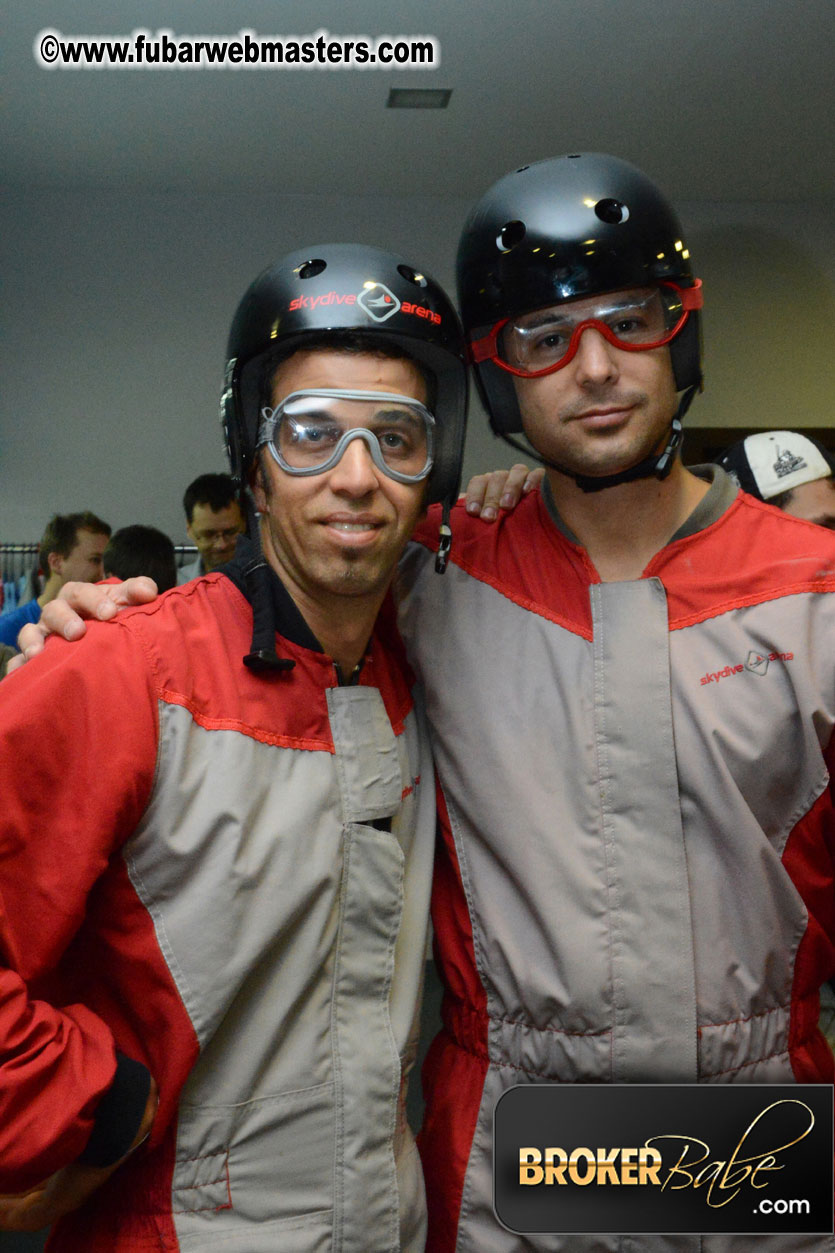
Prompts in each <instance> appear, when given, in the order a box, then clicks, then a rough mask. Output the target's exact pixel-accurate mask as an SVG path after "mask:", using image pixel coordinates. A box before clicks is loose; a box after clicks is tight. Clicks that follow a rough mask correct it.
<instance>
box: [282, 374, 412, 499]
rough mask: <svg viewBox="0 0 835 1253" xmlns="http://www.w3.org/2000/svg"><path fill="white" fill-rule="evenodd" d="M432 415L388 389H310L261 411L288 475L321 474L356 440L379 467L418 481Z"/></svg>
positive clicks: (391, 475)
mask: <svg viewBox="0 0 835 1253" xmlns="http://www.w3.org/2000/svg"><path fill="white" fill-rule="evenodd" d="M434 429H435V419H434V418H433V417H432V414H431V413H430V412H429V410H428V409H426V408H425V407H424V406H423V405H422V404H421V403H420V401H418V400H413V399H412V398H411V397H410V396H401V395H399V394H397V393H390V392H357V391H342V390H341V389H339V388H324V387H323V388H311V389H306V390H304V391H298V392H291V393H290V395H289V396H285V398H284V400H282V401H281V403H280V404H278V405H276V407H275V408H274V409H262V410H261V426H260V429H259V432H258V447H259V448H260V447H262V446H263V445H264V444H266V445H267V447H268V448H269V450H270V453H271V454H272V456H273V458H274V459H275V461H277V462H278V464H279V465H280V466H281V468H282V470H286V472H287V473H288V474H324V472H325V471H326V470H331V469H332V468H333V467H334V466H335V465H336V463H337V462H338V461H339V459H340V457H341V456H342V454H343V453H344V452H345V449H346V448H347V447H348V445H349V444H350V442H351V440H354V439H361V440H362V441H363V443H364V444H365V446H366V447H367V449H368V451H369V453H370V454H371V459H372V461H373V462H374V464H375V466H376V467H377V469H378V470H381V471H382V472H383V474H385V475H387V476H388V478H390V479H395V480H396V482H398V483H419V482H420V481H421V480H422V479H425V478H426V476H427V475H428V473H429V471H430V470H431V469H432V455H433V447H434Z"/></svg>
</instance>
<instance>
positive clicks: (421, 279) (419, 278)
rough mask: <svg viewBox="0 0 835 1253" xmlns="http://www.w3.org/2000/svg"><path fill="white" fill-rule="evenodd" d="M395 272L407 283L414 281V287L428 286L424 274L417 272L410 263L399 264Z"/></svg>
mask: <svg viewBox="0 0 835 1253" xmlns="http://www.w3.org/2000/svg"><path fill="white" fill-rule="evenodd" d="M397 273H398V274H400V275H402V277H403V278H405V280H406V282H407V283H414V285H415V287H428V286H429V284H428V283H427V281H426V275H425V274H418V272H417V270H413V269H412V267H411V266H410V265H399V266H398V267H397Z"/></svg>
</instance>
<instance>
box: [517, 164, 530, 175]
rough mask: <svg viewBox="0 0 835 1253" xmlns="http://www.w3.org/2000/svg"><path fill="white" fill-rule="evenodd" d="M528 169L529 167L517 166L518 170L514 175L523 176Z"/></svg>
mask: <svg viewBox="0 0 835 1253" xmlns="http://www.w3.org/2000/svg"><path fill="white" fill-rule="evenodd" d="M530 168H531V167H530V166H529V165H520V166H519V169H518V170H517V171H516V173H517V174H524V173H525V170H529V169H530Z"/></svg>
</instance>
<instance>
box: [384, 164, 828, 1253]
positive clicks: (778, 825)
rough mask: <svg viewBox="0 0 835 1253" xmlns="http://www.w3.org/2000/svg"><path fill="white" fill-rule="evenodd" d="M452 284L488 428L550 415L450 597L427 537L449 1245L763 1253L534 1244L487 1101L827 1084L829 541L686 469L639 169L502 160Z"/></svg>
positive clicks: (437, 1074)
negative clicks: (573, 1089) (568, 1086)
mask: <svg viewBox="0 0 835 1253" xmlns="http://www.w3.org/2000/svg"><path fill="white" fill-rule="evenodd" d="M458 275H459V292H460V299H461V309H462V314H463V319H464V323H465V330H466V333H467V336H468V339H469V340H470V344H471V351H472V354H473V358H474V360H475V363H476V376H477V381H478V384H479V389H480V392H481V395H482V399H483V400H484V403H485V405H486V408H487V410H488V413H489V414H490V420H491V424H492V425H493V428H494V430H495V431H496V432H497V433H499V434H502V435H503V436H505V437H507V438H508V439H509V440H510V442H516V441H517V440H518V438H519V433H520V432H522V431H523V432H524V434H525V435H526V436H527V439H528V440H529V441H530V444H531V446H532V448H533V450H534V453H535V454H536V456H537V458H538V459H539V460H540V461H542V462H543V463H544V465H545V467H546V469H545V476H546V483H545V487H544V489H543V491H542V493H541V494H540V493H539V492H532V493H530V494H528V495H527V497H526V498H525V499H524V500H523V501H522V503H521V504H520V505H519V506H518V508H517V509H516V510H515V512H514V513H512V514H505V515H504V516H502V517H500V518H499V520H498V521H497V522H495V523H494V524H493V525H491V526H489V527H486V526H484V525H483V524H482V523H481V522H479V521H478V520H476V519H468V518H467V517H466V514H465V510H464V509H458V510H455V511H454V515H453V528H454V531H455V545H454V547H453V550H452V553H451V557H450V565H449V569H448V571H447V575H446V576H445V578H444V580H443V581H442V582H443V586H442V587H441V586H437V587H435V586H433V585H432V581H431V580H430V579H429V577H428V572H429V569H430V567H431V553H432V550H433V548H434V547H435V542H436V541H435V539H434V537H433V536H432V534H431V533H429V532H427V533H426V534H424V535H422V536H421V539H422V547H419V548H416V549H414V550H413V551H412V552H411V554H410V557H409V565H408V566H407V568H406V569H405V571H404V575H405V580H404V581H409V580H410V581H411V585H412V586H411V592H410V593H409V594H408V595H407V596H406V598H405V599H404V601H403V604H402V617H401V627H402V630H403V632H404V638H405V639H406V642H407V647H408V648H409V651H410V658H411V660H412V661H413V664H414V665H415V667H416V669H417V671H418V673H419V674H420V676H421V677H422V679H423V681H424V683H425V685H426V688H427V710H428V713H429V717H430V721H431V726H432V731H433V747H434V751H435V755H436V769H437V773H438V776H439V781H440V785H441V788H442V791H443V795H444V797H445V801H446V805H445V814H444V815H442V817H443V823H442V826H443V839H442V843H441V849H440V853H439V860H438V866H437V869H436V879H435V888H434V896H433V920H434V926H435V945H436V956H437V959H438V962H439V965H440V969H441V974H442V978H443V980H444V983H445V985H446V995H445V1003H444V1009H443V1018H444V1030H443V1031H442V1033H441V1035H440V1036H439V1038H438V1039H437V1040H436V1042H435V1043H434V1045H433V1047H432V1050H431V1051H430V1055H429V1058H428V1061H427V1064H426V1067H425V1070H424V1080H425V1087H426V1093H427V1112H426V1116H425V1121H424V1128H423V1131H422V1133H421V1139H422V1144H421V1153H422V1157H423V1161H424V1167H425V1170H426V1179H427V1192H428V1196H429V1199H430V1211H431V1215H430V1239H429V1245H428V1247H429V1249H431V1251H432V1253H451V1250H453V1249H455V1250H458V1251H459V1253H463V1251H464V1250H467V1251H468V1253H470V1251H475V1250H478V1253H510V1251H511V1250H512V1251H513V1253H516V1251H518V1250H522V1249H537V1250H556V1249H560V1250H566V1253H590V1251H591V1250H594V1253H626V1251H627V1250H628V1251H629V1253H634V1251H637V1250H641V1253H644V1251H647V1253H661V1251H663V1253H672V1251H673V1250H675V1251H676V1253H718V1251H719V1250H721V1253H731V1251H733V1253H743V1251H744V1253H748V1251H749V1250H750V1249H751V1247H752V1244H751V1238H750V1237H745V1236H740V1237H737V1238H734V1237H710V1236H704V1237H698V1236H694V1237H685V1236H677V1237H663V1236H658V1237H653V1236H646V1235H644V1236H640V1237H637V1236H632V1237H629V1236H616V1235H598V1236H581V1235H570V1236H565V1237H560V1236H551V1237H549V1236H536V1237H533V1236H532V1237H528V1238H524V1237H518V1236H514V1235H512V1234H511V1233H509V1232H507V1231H505V1230H503V1229H502V1228H501V1227H500V1226H499V1224H498V1223H497V1221H496V1218H495V1216H494V1214H493V1211H492V1204H491V1202H492V1171H491V1167H492V1140H491V1132H492V1116H493V1109H494V1106H495V1102H496V1100H497V1098H498V1097H499V1096H500V1095H501V1094H502V1092H503V1091H505V1090H506V1089H507V1088H508V1087H510V1086H512V1085H513V1084H516V1083H520V1082H529V1081H534V1080H539V1081H544V1082H549V1081H551V1082H555V1081H559V1082H601V1081H602V1082H615V1083H627V1082H629V1083H631V1082H641V1081H645V1082H763V1083H773V1082H784V1081H789V1082H790V1081H792V1080H793V1079H796V1080H809V1081H822V1082H831V1081H832V1077H833V1061H832V1056H831V1053H830V1052H829V1050H828V1048H827V1047H826V1045H825V1043H824V1041H823V1040H822V1037H821V1035H820V1033H819V1031H818V1029H817V1019H818V988H819V986H820V984H821V983H822V982H823V980H824V979H826V978H828V977H830V976H831V975H832V973H833V970H835V948H834V947H833V937H834V936H835V917H833V912H834V910H833V901H835V896H833V891H832V863H831V853H830V851H829V847H830V846H829V840H830V836H829V834H828V833H830V832H831V830H832V823H833V816H834V815H833V802H832V796H831V792H830V787H829V777H830V773H831V767H832V759H833V755H834V754H833V745H832V728H833V722H835V682H833V679H835V674H834V673H833V671H835V661H833V649H832V637H833V636H832V632H833V626H835V596H833V594H832V593H833V592H835V542H833V541H832V539H831V538H830V537H829V536H827V535H826V534H825V533H824V532H823V531H820V530H817V531H816V530H815V529H814V528H812V527H809V526H806V525H804V524H803V523H800V522H798V521H796V520H795V519H792V518H785V517H781V516H780V515H779V514H778V513H777V512H776V511H774V510H772V509H768V508H766V507H765V506H763V505H762V504H760V503H759V502H757V501H754V500H752V499H751V498H750V497H748V496H745V495H744V494H741V493H737V492H736V489H735V488H734V487H733V486H732V485H731V484H730V482H729V481H728V479H727V478H726V476H725V475H724V474H723V473H722V471H721V470H717V469H716V468H713V467H710V468H705V469H704V470H700V471H699V472H698V473H697V474H693V473H690V472H689V471H687V470H685V469H684V468H683V466H682V465H681V462H680V461H679V460H678V458H677V456H676V446H677V443H678V440H679V437H680V420H681V416H682V414H683V412H684V409H685V408H686V406H687V404H688V403H689V400H690V399H691V397H692V395H693V394H694V392H695V391H696V390H698V388H699V386H700V383H701V369H700V354H699V333H698V331H699V328H698V317H699V313H698V309H699V306H700V305H701V292H700V288H699V286H698V283H697V281H696V280H695V278H694V276H693V271H692V269H691V266H690V260H689V254H688V251H687V248H686V243H685V240H684V235H683V233H682V231H681V228H680V226H679V224H678V221H677V219H676V217H675V215H674V213H673V212H672V210H671V209H670V207H669V205H667V203H666V202H665V200H664V198H663V197H662V196H661V194H660V193H659V191H658V190H657V188H655V187H654V186H653V184H652V183H651V182H650V181H649V180H648V179H647V178H645V177H644V176H643V175H642V174H641V173H640V172H639V171H637V170H635V169H634V168H633V167H631V166H629V165H627V164H625V163H623V162H621V161H617V160H615V159H613V158H609V157H603V156H595V155H585V156H577V157H562V158H559V159H557V160H553V161H546V162H542V163H540V164H538V165H532V166H528V167H524V168H523V169H522V170H519V171H517V172H516V173H513V174H510V175H508V176H507V177H506V178H504V179H502V180H501V181H500V182H499V183H498V184H496V186H494V187H493V188H492V189H491V190H490V191H489V192H488V193H487V194H486V195H485V197H484V198H483V199H482V201H481V202H480V203H479V204H478V205H477V206H476V208H475V209H474V211H473V213H472V215H471V217H470V218H469V220H468V223H467V225H466V226H465V229H464V233H463V236H462V240H461V245H460V249H459V256H458ZM437 582H438V584H440V583H441V580H438V581H437ZM756 1247H757V1248H758V1249H763V1250H769V1251H771V1250H777V1249H801V1248H802V1249H808V1250H811V1249H813V1248H814V1249H828V1250H831V1249H832V1248H833V1241H832V1240H831V1239H829V1238H823V1239H822V1238H820V1237H814V1238H810V1237H805V1238H801V1237H791V1236H772V1237H765V1236H761V1237H758V1238H757V1246H756Z"/></svg>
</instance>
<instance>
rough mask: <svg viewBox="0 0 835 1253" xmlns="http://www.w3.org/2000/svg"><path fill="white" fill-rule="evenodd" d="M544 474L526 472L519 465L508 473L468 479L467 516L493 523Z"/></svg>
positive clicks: (476, 476) (493, 473)
mask: <svg viewBox="0 0 835 1253" xmlns="http://www.w3.org/2000/svg"><path fill="white" fill-rule="evenodd" d="M543 474H544V470H541V469H536V470H529V469H528V467H527V466H526V465H522V464H521V462H519V463H517V464H516V465H515V466H513V467H512V468H511V469H510V470H493V471H492V473H490V474H477V475H475V476H474V477H473V478H471V479H470V481H469V483H468V484H467V490H466V493H465V500H466V508H467V513H469V514H472V515H473V516H474V517H480V518H481V519H482V521H483V522H493V521H495V519H496V518H497V517H498V516H499V509H506V510H511V509H515V508H516V506H517V505H518V504H519V501H520V500H521V499H522V497H523V496H525V495H527V493H528V492H529V491H531V489H532V488H534V487H536V486H537V485H538V484H539V483H540V482H541V481H542V476H543Z"/></svg>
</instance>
